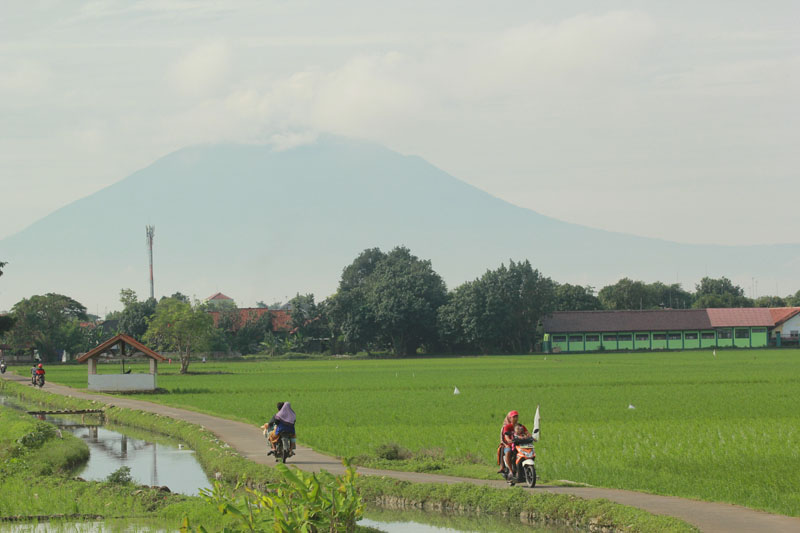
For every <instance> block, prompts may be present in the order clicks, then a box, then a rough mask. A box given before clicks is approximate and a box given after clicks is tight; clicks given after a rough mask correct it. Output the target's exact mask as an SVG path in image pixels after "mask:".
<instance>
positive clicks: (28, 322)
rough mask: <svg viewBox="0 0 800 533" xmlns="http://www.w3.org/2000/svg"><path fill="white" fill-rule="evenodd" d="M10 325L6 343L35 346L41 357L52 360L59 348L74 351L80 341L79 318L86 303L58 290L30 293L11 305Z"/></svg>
mask: <svg viewBox="0 0 800 533" xmlns="http://www.w3.org/2000/svg"><path fill="white" fill-rule="evenodd" d="M11 314H12V317H13V318H14V327H13V328H12V330H11V331H10V332H9V334H8V337H9V344H11V345H12V346H14V347H15V348H16V349H36V350H38V351H39V355H40V356H41V357H42V359H43V360H44V361H54V360H56V359H57V358H58V356H59V355H60V353H61V350H67V351H68V352H73V351H75V350H76V349H77V348H78V347H79V346H80V345H81V344H82V341H83V339H82V335H81V332H80V329H79V321H80V320H86V307H84V306H83V305H82V304H80V303H79V302H77V301H75V300H73V299H72V298H70V297H69V296H64V295H62V294H55V293H48V294H45V295H43V296H42V295H36V296H31V297H30V298H27V299H23V300H21V301H19V302H17V303H16V304H15V305H14V307H13V308H12V309H11Z"/></svg>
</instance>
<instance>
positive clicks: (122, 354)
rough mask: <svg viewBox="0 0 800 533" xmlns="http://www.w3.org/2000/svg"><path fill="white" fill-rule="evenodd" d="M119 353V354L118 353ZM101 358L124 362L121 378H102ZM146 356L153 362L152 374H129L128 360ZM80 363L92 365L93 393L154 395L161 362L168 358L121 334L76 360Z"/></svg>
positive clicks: (113, 376)
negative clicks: (151, 393)
mask: <svg viewBox="0 0 800 533" xmlns="http://www.w3.org/2000/svg"><path fill="white" fill-rule="evenodd" d="M115 349H116V351H115ZM101 355H106V356H109V355H110V356H112V357H119V358H120V359H121V362H122V373H120V374H98V373H97V360H98V359H99V358H100V356H101ZM139 355H141V356H144V357H147V358H149V359H150V372H149V373H146V374H144V373H138V374H132V373H131V370H128V371H127V372H126V371H125V359H126V357H128V358H129V357H134V356H139ZM76 361H78V362H79V363H83V362H84V361H87V362H88V363H89V390H97V391H117V392H120V391H152V390H155V389H156V374H157V373H158V362H159V361H166V358H165V357H163V356H162V355H159V354H157V353H156V352H154V351H153V350H151V349H150V348H148V347H147V346H145V345H144V344H142V343H140V342H139V341H137V340H136V339H134V338H133V337H129V336H128V335H123V334H119V335H117V336H115V337H112V338H110V339H108V340H107V341H105V342H104V343H102V344H100V345H98V346H96V347H95V348H94V349H92V350H89V351H88V352H86V353H85V354H83V355H81V356H80V357H78V358H77V359H76Z"/></svg>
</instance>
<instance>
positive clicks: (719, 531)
mask: <svg viewBox="0 0 800 533" xmlns="http://www.w3.org/2000/svg"><path fill="white" fill-rule="evenodd" d="M2 377H3V379H7V380H9V381H16V382H21V383H27V382H28V379H27V378H25V377H22V376H18V375H16V374H12V373H6V374H4V375H3V376H2ZM44 390H45V391H47V392H50V393H54V394H61V395H64V396H72V397H75V398H84V399H88V400H97V401H102V402H105V403H106V404H108V405H115V406H117V407H125V408H128V409H138V410H140V411H146V412H151V413H157V414H160V415H165V416H169V417H171V418H176V419H178V420H184V421H186V422H191V423H192V424H197V425H199V426H202V427H204V428H206V429H207V430H209V431H211V432H212V433H214V434H215V435H217V437H219V438H220V439H221V440H223V441H225V442H227V443H228V444H230V446H231V447H233V448H234V449H236V450H237V451H238V452H239V453H240V454H242V455H243V456H244V457H247V458H248V459H250V460H251V461H255V462H256V463H261V464H274V462H275V460H274V459H273V458H272V457H268V456H267V454H266V446H265V442H264V437H263V435H262V434H261V430H259V429H258V428H257V427H255V426H252V425H250V424H245V423H242V422H235V421H233V420H226V419H224V418H219V417H216V416H211V415H206V414H203V413H197V412H194V411H189V410H186V409H178V408H176V407H168V406H165V405H159V404H155V403H151V402H147V401H143V400H134V399H132V398H128V397H120V396H109V395H104V394H92V393H88V392H84V391H82V390H79V389H73V388H71V387H65V386H63V385H57V384H53V383H48V384H46V385H45V387H44ZM290 464H293V465H295V466H297V467H298V468H301V469H303V470H309V471H318V470H320V469H325V470H327V471H329V472H333V473H336V474H339V473H342V472H343V471H344V467H343V466H342V464H341V462H340V461H339V459H337V458H335V457H330V456H328V455H323V454H320V453H317V452H315V451H314V450H312V449H311V448H305V447H302V446H298V449H297V455H296V456H295V457H292V459H291V461H290ZM358 471H359V472H360V473H362V474H364V475H379V476H387V477H391V478H395V479H401V480H404V481H412V482H417V483H460V482H466V483H474V484H476V485H487V486H492V487H498V488H508V485H507V484H506V483H505V482H503V481H501V480H497V481H492V480H480V479H470V478H458V477H450V476H441V475H436V474H420V473H416V472H396V471H393V470H375V469H371V468H359V469H358ZM513 490H529V489H525V488H521V487H518V488H515V489H513ZM533 490H537V491H540V490H542V491H547V492H552V493H562V494H574V495H576V496H580V497H582V498H587V499H593V498H606V499H608V500H611V501H613V502H617V503H621V504H624V505H630V506H633V507H638V508H640V509H644V510H646V511H648V512H651V513H654V514H662V515H669V516H674V517H677V518H680V519H682V520H685V521H686V522H688V523H690V524H693V525H695V526H696V527H698V528H700V530H701V531H704V532H706V533H730V532H754V533H755V532H758V533H765V532H769V533H784V532H785V533H798V532H800V518H793V517H788V516H782V515H774V514H769V513H764V512H761V511H754V510H752V509H747V508H745V507H740V506H737V505H729V504H724V503H711V502H702V501H697V500H688V499H684V498H676V497H672V496H657V495H654V494H646V493H642V492H633V491H626V490H618V489H603V488H595V487H553V486H547V485H537V486H536V488H535V489H533Z"/></svg>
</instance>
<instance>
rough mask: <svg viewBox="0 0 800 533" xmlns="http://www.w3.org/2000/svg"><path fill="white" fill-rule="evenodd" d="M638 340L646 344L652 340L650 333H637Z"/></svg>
mask: <svg viewBox="0 0 800 533" xmlns="http://www.w3.org/2000/svg"><path fill="white" fill-rule="evenodd" d="M636 340H637V341H645V342H647V341H649V340H650V334H649V333H637V334H636Z"/></svg>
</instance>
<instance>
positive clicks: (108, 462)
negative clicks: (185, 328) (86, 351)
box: [0, 395, 575, 533]
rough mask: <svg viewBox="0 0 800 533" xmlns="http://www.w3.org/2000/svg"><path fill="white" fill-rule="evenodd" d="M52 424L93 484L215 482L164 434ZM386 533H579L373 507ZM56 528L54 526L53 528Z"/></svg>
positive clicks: (72, 527)
mask: <svg viewBox="0 0 800 533" xmlns="http://www.w3.org/2000/svg"><path fill="white" fill-rule="evenodd" d="M0 405H5V406H7V407H13V408H16V409H22V410H25V409H26V408H25V407H24V406H23V405H21V404H20V403H18V402H16V401H15V400H14V399H11V398H8V397H5V396H2V395H0ZM44 418H45V419H46V420H47V421H48V422H50V423H52V424H55V425H56V426H57V427H59V428H60V429H61V430H62V431H69V432H70V433H72V434H73V435H75V436H77V437H79V438H81V439H83V441H84V442H86V444H87V445H88V446H89V451H90V455H89V461H88V462H87V463H86V465H85V466H84V467H83V468H82V469H81V470H79V471H77V472H76V473H75V475H76V476H80V477H82V478H83V479H86V480H89V481H101V480H105V479H106V478H108V476H109V474H111V473H112V472H114V471H116V470H117V469H119V468H120V467H123V466H127V467H128V468H130V473H131V477H132V478H133V480H134V481H135V482H136V483H139V484H142V485H156V486H167V487H169V489H170V490H171V491H172V492H179V493H182V494H186V495H190V496H195V495H197V494H198V493H199V490H200V489H201V488H210V487H211V483H210V482H209V480H208V478H207V477H206V474H205V472H203V469H202V468H201V467H200V463H198V462H197V459H196V457H195V454H194V452H193V451H192V450H189V449H187V448H186V447H185V446H183V444H182V443H180V442H178V441H176V440H172V439H169V438H168V437H165V436H163V435H159V434H154V433H150V432H145V431H142V430H139V429H136V428H131V427H127V426H115V425H111V424H104V423H103V421H102V418H101V417H100V416H98V415H47V416H46V417H44ZM359 524H361V525H364V526H370V527H373V528H376V529H379V530H380V531H383V532H385V533H458V532H475V531H480V532H515V531H519V532H522V531H525V532H526V533H569V532H574V531H575V530H574V529H566V528H538V527H536V526H528V525H524V524H521V523H520V522H519V521H518V520H514V519H503V518H497V517H489V516H475V515H447V514H441V513H437V512H432V513H431V512H423V511H415V510H403V511H387V510H383V509H380V508H377V507H370V508H368V510H367V512H366V513H365V518H364V519H363V520H362V521H361V522H359ZM54 526H55V527H54ZM0 530H2V531H15V532H37V533H39V532H45V531H72V532H81V533H84V532H85V533H89V532H92V533H94V532H100V531H126V532H132V531H143V532H144V531H148V532H153V531H168V530H169V529H167V530H165V529H163V528H162V527H159V526H157V525H150V524H143V523H141V522H135V523H134V522H131V523H128V522H126V521H118V522H115V523H104V522H82V523H70V524H64V525H62V526H56V525H55V524H39V525H34V524H14V525H13V526H11V527H10V529H6V526H3V525H2V524H0Z"/></svg>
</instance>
